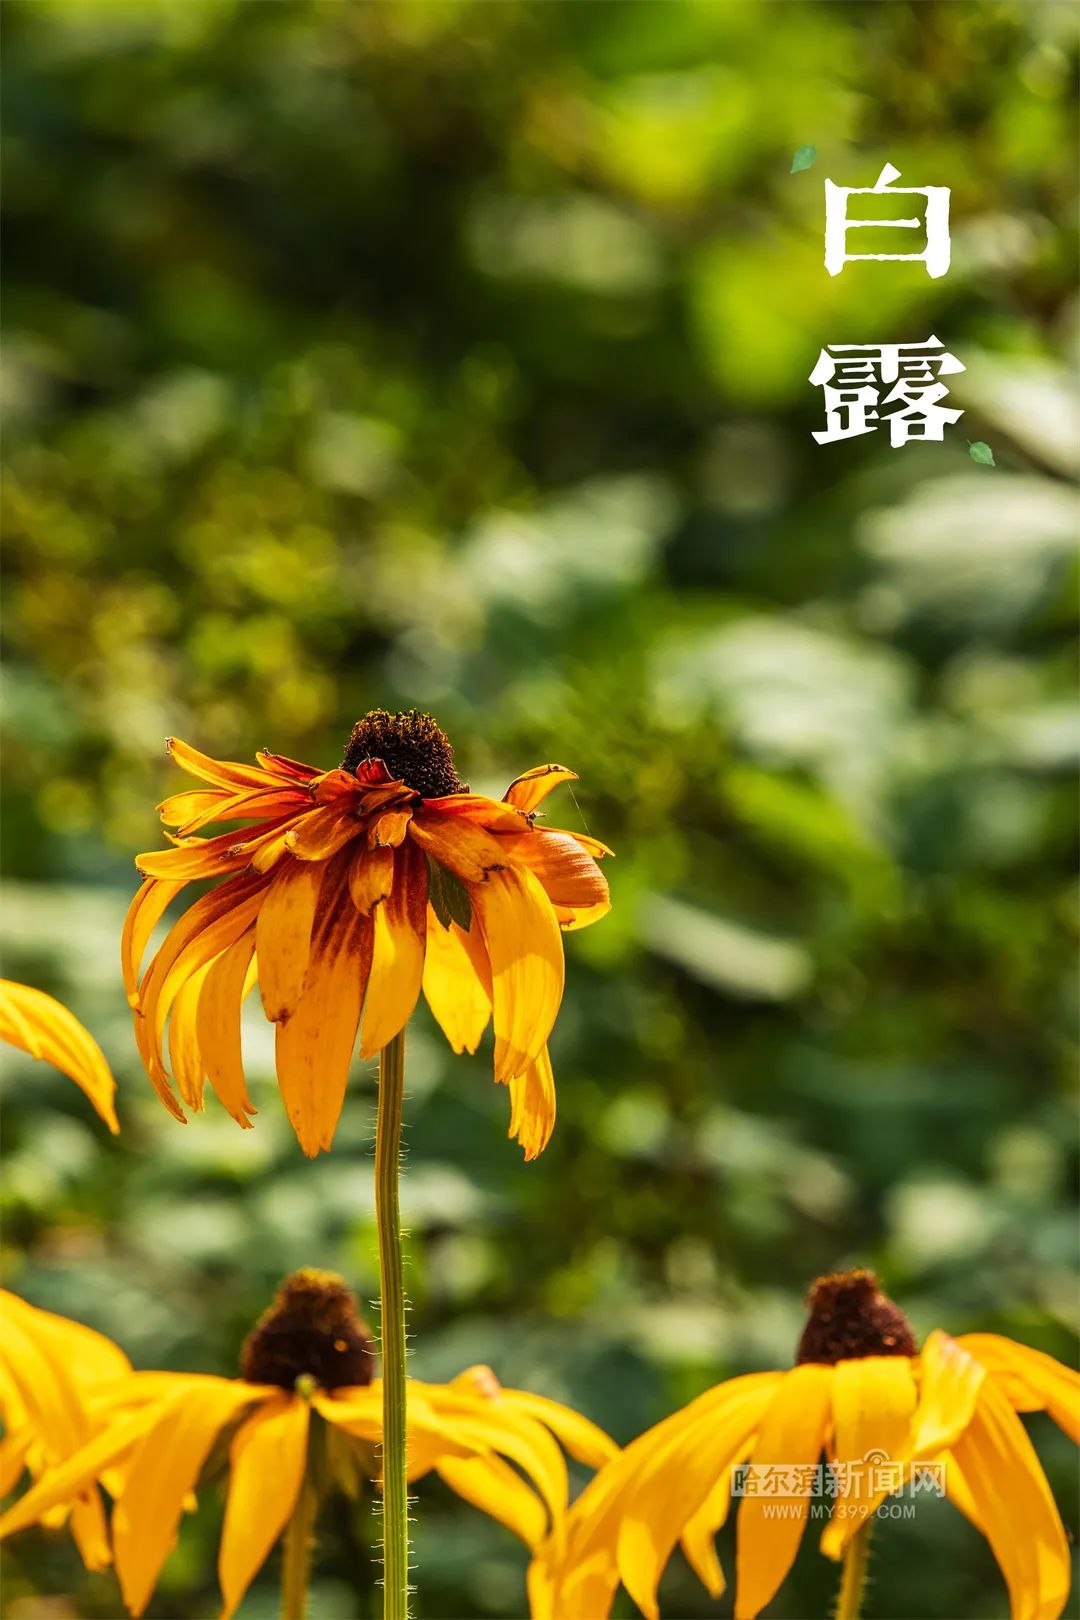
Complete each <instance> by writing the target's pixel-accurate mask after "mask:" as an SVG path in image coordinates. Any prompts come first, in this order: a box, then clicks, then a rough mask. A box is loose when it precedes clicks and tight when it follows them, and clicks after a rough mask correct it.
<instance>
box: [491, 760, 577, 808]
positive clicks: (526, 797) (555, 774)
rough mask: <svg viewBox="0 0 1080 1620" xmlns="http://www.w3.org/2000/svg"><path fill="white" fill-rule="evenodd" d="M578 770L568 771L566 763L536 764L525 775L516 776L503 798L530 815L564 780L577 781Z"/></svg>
mask: <svg viewBox="0 0 1080 1620" xmlns="http://www.w3.org/2000/svg"><path fill="white" fill-rule="evenodd" d="M577 779H578V775H577V772H576V771H568V770H567V768H566V766H565V765H534V766H533V768H532V770H531V771H526V772H525V774H524V775H523V776H515V778H514V780H513V781H512V782H511V784H510V786H509V787H508V788H507V790H506V792H505V793H504V794H503V799H504V800H505V802H506V803H507V804H512V805H513V806H514V809H515V810H524V812H525V814H526V815H530V814H531V813H532V812H533V811H534V810H535V809H536V807H537V805H538V804H541V803H542V802H543V801H544V799H546V798H547V796H548V794H549V793H550V792H551V790H552V788H557V787H558V786H559V784H560V783H562V782H576V781H577Z"/></svg>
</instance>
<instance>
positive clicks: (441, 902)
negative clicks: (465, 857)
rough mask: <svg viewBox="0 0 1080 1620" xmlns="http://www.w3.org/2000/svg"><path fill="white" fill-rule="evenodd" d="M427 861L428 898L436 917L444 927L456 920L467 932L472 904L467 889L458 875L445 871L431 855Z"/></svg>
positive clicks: (470, 920)
mask: <svg viewBox="0 0 1080 1620" xmlns="http://www.w3.org/2000/svg"><path fill="white" fill-rule="evenodd" d="M425 854H426V851H425ZM427 863H428V899H429V900H430V901H431V908H432V910H433V911H434V913H435V915H436V917H438V919H439V921H440V922H441V923H442V925H443V927H444V928H449V926H450V924H451V923H452V922H456V923H457V925H458V927H459V928H463V929H464V930H465V932H466V933H468V932H469V924H470V923H471V922H472V905H471V903H470V901H469V891H468V889H467V888H466V887H465V885H464V883H462V881H461V879H460V878H459V877H455V875H454V873H453V872H449V871H447V869H446V867H445V866H440V864H439V862H438V861H437V860H435V859H434V858H433V857H432V856H431V855H428V857H427Z"/></svg>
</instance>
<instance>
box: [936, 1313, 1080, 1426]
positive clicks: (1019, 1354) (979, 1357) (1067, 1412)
mask: <svg viewBox="0 0 1080 1620" xmlns="http://www.w3.org/2000/svg"><path fill="white" fill-rule="evenodd" d="M956 1342H957V1344H958V1345H960V1346H961V1348H962V1349H964V1350H966V1351H967V1352H968V1354H969V1355H972V1356H974V1357H975V1360H976V1361H977V1362H978V1363H979V1365H980V1366H982V1367H985V1368H986V1370H987V1372H988V1373H989V1374H990V1376H991V1377H992V1378H993V1379H994V1381H995V1382H996V1383H997V1384H998V1385H999V1386H1000V1388H1001V1389H1002V1390H1003V1391H1004V1393H1005V1397H1006V1399H1007V1400H1008V1401H1009V1404H1010V1405H1011V1406H1013V1407H1015V1409H1016V1410H1017V1411H1018V1412H1040V1411H1044V1410H1045V1411H1046V1412H1048V1413H1049V1415H1050V1417H1051V1418H1052V1419H1053V1421H1054V1422H1055V1423H1056V1424H1057V1426H1058V1428H1059V1429H1063V1430H1064V1431H1065V1433H1066V1434H1067V1435H1068V1436H1069V1438H1070V1439H1071V1440H1073V1441H1075V1442H1076V1444H1077V1445H1080V1373H1078V1372H1077V1371H1076V1370H1075V1368H1073V1367H1066V1366H1064V1365H1063V1364H1062V1363H1061V1362H1060V1361H1055V1360H1054V1358H1053V1356H1047V1355H1044V1354H1043V1352H1042V1351H1041V1350H1032V1349H1031V1348H1030V1347H1029V1346H1028V1345H1026V1344H1017V1343H1015V1341H1014V1340H1012V1339H1006V1338H1004V1337H1002V1335H1001V1334H998V1333H964V1334H962V1335H961V1336H960V1338H958V1339H957V1341H956Z"/></svg>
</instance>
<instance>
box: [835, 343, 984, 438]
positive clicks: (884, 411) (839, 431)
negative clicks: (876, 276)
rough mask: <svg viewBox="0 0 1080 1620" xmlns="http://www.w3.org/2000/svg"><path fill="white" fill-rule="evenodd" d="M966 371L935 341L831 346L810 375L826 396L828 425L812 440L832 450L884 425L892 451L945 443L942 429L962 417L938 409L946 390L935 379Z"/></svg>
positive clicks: (954, 412) (958, 412)
mask: <svg viewBox="0 0 1080 1620" xmlns="http://www.w3.org/2000/svg"><path fill="white" fill-rule="evenodd" d="M965 369H966V367H964V366H963V365H962V364H961V363H960V361H959V360H958V359H957V358H956V356H955V355H954V354H949V353H948V352H947V351H946V349H945V346H944V344H943V343H942V342H941V340H940V338H936V337H933V336H931V337H929V338H927V340H926V342H925V343H849V344H843V343H830V344H829V345H828V347H827V348H824V349H822V351H821V353H820V354H819V355H818V358H817V364H816V365H815V366H814V369H813V371H812V372H811V373H810V381H811V382H812V383H813V384H814V386H815V387H817V388H821V390H822V392H823V394H824V396H825V424H826V425H825V427H824V428H823V429H821V430H820V431H819V432H816V433H815V434H814V438H815V439H816V440H817V442H818V444H835V443H836V441H837V440H838V439H855V438H858V436H859V435H860V434H862V433H873V432H874V430H875V428H877V427H880V426H881V424H882V422H887V423H888V426H889V438H890V441H891V443H892V447H893V449H894V450H895V449H897V448H898V447H899V446H900V445H903V444H907V443H908V442H909V440H911V439H937V440H941V439H944V437H945V428H946V426H947V425H948V424H949V423H953V422H958V421H959V420H960V418H961V417H962V416H963V414H964V413H963V411H960V410H951V409H950V410H947V409H945V408H944V407H943V406H942V405H941V404H940V401H941V400H943V399H944V398H945V397H946V396H947V394H948V392H949V390H948V389H947V388H946V386H945V384H944V383H943V382H940V381H939V380H938V379H939V378H940V377H942V376H946V377H948V376H952V375H953V374H954V373H955V372H958V371H964V370H965ZM886 388H887V389H888V390H889V391H888V393H884V392H883V391H884V390H885V389H886ZM889 406H893V407H895V409H892V410H889V409H888V408H887V407H889ZM879 407H880V409H879Z"/></svg>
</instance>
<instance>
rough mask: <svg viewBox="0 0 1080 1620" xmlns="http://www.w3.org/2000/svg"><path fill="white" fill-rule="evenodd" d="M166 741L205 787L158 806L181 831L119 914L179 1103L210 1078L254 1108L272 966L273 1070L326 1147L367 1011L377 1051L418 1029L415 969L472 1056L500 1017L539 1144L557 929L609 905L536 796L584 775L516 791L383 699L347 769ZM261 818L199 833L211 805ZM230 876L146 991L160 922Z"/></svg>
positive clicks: (535, 782)
mask: <svg viewBox="0 0 1080 1620" xmlns="http://www.w3.org/2000/svg"><path fill="white" fill-rule="evenodd" d="M168 747H169V752H170V754H171V755H172V757H173V759H174V760H175V761H176V763H177V764H178V765H180V766H181V768H182V769H184V770H186V771H188V772H189V773H190V774H191V775H193V776H195V777H198V778H199V779H200V780H201V781H202V782H205V783H206V784H207V786H206V787H204V788H200V789H196V790H193V791H190V792H185V793H178V794H174V795H173V796H172V797H171V798H169V799H167V800H166V801H165V802H164V804H162V805H161V806H160V811H161V816H162V819H163V821H164V822H165V823H166V825H167V826H170V827H175V828H177V829H178V830H177V833H176V834H175V836H174V835H171V834H170V835H169V836H170V838H171V842H172V843H173V844H175V845H176V846H177V847H176V848H175V849H172V850H165V851H158V852H152V853H149V854H145V855H140V856H139V857H138V858H137V863H136V864H137V865H138V867H139V870H140V871H141V872H142V873H143V875H144V877H145V879H146V881H145V882H144V883H143V885H142V887H141V889H140V890H139V891H138V893H137V894H136V896H135V899H134V901H133V902H132V905H131V909H130V911H129V913H128V918H127V922H126V925H125V928H124V939H123V962H124V975H125V982H126V985H127V990H128V998H129V1000H130V1001H131V1003H132V1006H133V1007H134V1008H135V1030H136V1038H137V1040H138V1044H139V1050H140V1052H141V1054H142V1057H143V1061H144V1064H145V1066H146V1069H147V1072H148V1074H149V1076H150V1079H151V1081H152V1082H153V1084H154V1086H155V1088H156V1090H157V1092H158V1095H159V1096H160V1097H161V1099H162V1101H163V1102H164V1103H165V1105H166V1107H167V1108H168V1109H169V1110H170V1111H171V1112H172V1113H173V1114H174V1115H175V1116H176V1117H177V1118H178V1119H181V1120H182V1119H183V1118H184V1113H183V1110H182V1108H181V1106H180V1103H179V1102H178V1100H177V1098H176V1096H175V1094H174V1092H173V1089H172V1087H171V1085H170V1082H169V1076H168V1073H167V1071H166V1067H165V1059H164V1052H163V1042H164V1037H165V1026H166V1022H167V1021H168V1020H169V1018H170V1013H171V1022H170V1024H169V1038H168V1048H169V1055H170V1058H171V1063H172V1070H173V1075H174V1077H175V1081H176V1086H177V1089H178V1090H179V1093H180V1097H181V1099H182V1100H183V1102H185V1103H186V1104H187V1105H188V1106H189V1107H191V1108H194V1109H198V1108H201V1107H202V1101H203V1085H204V1078H205V1077H207V1076H208V1077H209V1080H210V1083H211V1085H212V1086H213V1088H214V1090H215V1091H216V1092H217V1095H218V1096H219V1098H220V1099H221V1101H222V1103H223V1104H224V1106H225V1107H226V1108H227V1109H228V1111H229V1113H230V1114H232V1116H233V1118H234V1119H235V1120H237V1122H238V1123H239V1124H241V1125H249V1124H250V1119H249V1115H250V1114H252V1113H253V1112H254V1109H253V1108H252V1106H251V1103H250V1101H249V1099H248V1094H247V1089H246V1086H245V1081H244V1071H243V1063H242V1059H241V1049H240V1005H241V1001H242V999H243V996H244V995H245V994H246V992H247V991H248V990H249V989H250V988H251V986H252V985H253V984H254V983H255V982H256V980H257V982H258V985H259V990H260V994H261V997H262V1004H263V1010H264V1012H265V1013H266V1016H267V1017H268V1018H269V1019H270V1020H271V1021H272V1022H273V1023H274V1024H275V1025H276V1026H277V1075H278V1084H279V1086H280V1088H281V1093H282V1096H283V1098H284V1100H285V1106H286V1108H287V1110H288V1114H289V1118H290V1120H291V1121H292V1125H293V1129H294V1130H295V1132H296V1135H297V1137H298V1138H299V1141H300V1145H301V1147H302V1148H303V1150H304V1152H305V1153H307V1154H311V1155H314V1154H316V1153H318V1152H319V1151H320V1149H322V1148H328V1147H329V1146H330V1144H331V1141H332V1139H333V1135H334V1129H335V1126H336V1124H337V1120H338V1116H339V1114H340V1112H341V1107H342V1102H343V1100H344V1094H345V1084H346V1077H347V1073H348V1068H349V1061H350V1058H351V1055H352V1050H353V1045H354V1042H355V1040H356V1034H357V1029H358V1028H359V1031H360V1054H361V1056H362V1057H371V1056H374V1055H375V1054H376V1053H377V1052H379V1051H381V1050H382V1049H383V1048H384V1047H385V1046H386V1045H387V1044H388V1043H389V1042H390V1041H391V1040H392V1039H393V1038H394V1037H395V1036H396V1035H398V1034H399V1033H400V1031H401V1030H402V1029H403V1028H404V1026H405V1024H406V1022H407V1021H408V1019H409V1017H410V1015H411V1014H412V1011H413V1009H414V1007H415V1005H416V1002H417V999H418V997H419V995H420V990H421V987H423V991H424V994H425V995H426V997H427V1000H428V1003H429V1005H430V1007H431V1010H432V1012H433V1013H434V1015H435V1017H436V1019H437V1020H438V1022H439V1024H440V1025H441V1027H442V1029H443V1031H444V1033H445V1035H446V1037H447V1039H448V1040H449V1042H450V1044H451V1046H452V1047H453V1048H454V1050H455V1051H456V1052H462V1051H469V1052H474V1051H475V1050H476V1047H477V1045H478V1044H479V1041H480V1037H481V1036H482V1034H483V1032H484V1030H485V1028H486V1027H487V1023H488V1020H489V1018H493V1022H494V1030H495V1079H496V1081H498V1082H500V1083H502V1084H506V1085H508V1086H509V1088H510V1100H511V1121H510V1134H511V1135H512V1136H514V1137H515V1138H516V1139H517V1140H518V1141H519V1142H520V1143H521V1145H522V1147H523V1148H524V1150H525V1156H526V1158H528V1159H531V1158H535V1156H536V1155H537V1154H538V1153H540V1152H541V1151H542V1150H543V1148H544V1146H545V1145H546V1143H547V1141H548V1139H549V1137H550V1135H551V1130H552V1126H553V1124H554V1119H555V1087H554V1081H553V1078H552V1072H551V1064H550V1061H549V1059H548V1054H547V1040H548V1036H549V1035H550V1033H551V1030H552V1027H553V1025H554V1023H555V1017H556V1014H557V1013H558V1010H559V1003H560V1001H561V999H562V990H563V975H564V966H563V950H562V941H561V938H560V930H561V929H569V928H580V927H583V926H584V925H586V924H587V923H590V922H593V921H594V920H595V919H596V918H598V917H600V916H602V915H603V914H604V912H605V911H607V910H608V909H609V901H608V890H607V883H606V881H605V879H604V877H603V875H602V874H601V872H600V869H599V866H598V865H597V861H598V859H599V858H600V857H601V856H603V855H605V854H609V853H610V851H608V850H607V849H606V848H605V846H604V845H603V844H600V843H598V842H597V841H596V840H595V839H592V838H588V837H586V836H585V835H584V834H582V833H570V832H564V831H560V830H558V829H554V828H540V827H538V826H536V825H535V824H534V822H535V816H536V812H537V810H538V807H539V805H540V804H541V802H542V800H543V799H544V798H545V797H546V795H547V794H548V793H549V792H550V791H551V789H552V788H554V787H557V786H558V784H559V783H560V782H566V781H569V780H572V779H574V773H573V772H572V771H568V770H566V769H565V768H564V767H563V766H561V765H541V766H539V767H537V768H536V769H535V770H532V771H529V772H527V773H526V775H524V776H522V777H519V778H518V779H517V780H516V781H515V782H513V783H511V785H510V787H509V788H508V789H507V791H506V794H505V796H504V798H503V799H502V800H495V799H489V798H485V797H483V796H482V795H480V794H476V793H470V792H469V791H468V789H467V788H465V787H464V786H463V785H462V783H461V782H459V781H458V778H457V775H456V773H455V770H454V764H453V750H452V749H451V747H450V744H449V743H448V742H447V739H446V738H445V736H444V735H443V733H442V732H441V731H440V730H439V728H438V726H437V725H436V724H435V722H434V721H433V720H432V719H431V718H430V717H429V716H427V715H421V714H417V713H416V712H415V711H410V712H409V713H407V714H396V715H391V714H388V713H386V712H385V711H384V710H375V711H373V712H372V713H371V714H369V715H367V716H366V718H365V719H363V720H361V721H360V722H358V724H357V725H356V726H355V727H354V728H353V733H352V737H351V739H350V742H349V746H348V749H347V750H346V754H345V758H344V761H343V763H342V765H341V767H340V768H338V769H336V770H331V771H322V772H321V771H318V770H316V769H315V768H314V767H313V766H310V765H302V764H299V763H297V762H296V761H295V760H290V759H285V758H283V757H282V756H281V755H278V754H269V753H265V752H264V753H260V754H258V755H257V756H256V757H257V759H258V766H257V767H256V766H248V765H238V764H231V763H228V762H224V761H220V760H214V759H209V758H207V757H206V756H205V755H204V754H200V753H197V752H196V750H195V749H193V748H190V747H188V745H187V744H186V743H182V742H179V741H178V740H176V739H175V738H173V739H170V741H169V744H168ZM222 821H225V822H228V821H234V822H235V821H243V822H250V823H252V824H253V825H252V826H250V827H248V828H245V829H241V830H233V831H231V832H224V833H220V834H218V835H217V836H214V837H210V838H206V839H201V838H198V837H197V836H194V835H196V834H197V833H199V832H200V831H201V830H202V829H203V828H205V827H207V826H208V825H210V824H211V823H212V822H222ZM204 878H223V879H224V880H225V881H224V882H222V883H220V884H219V885H218V887H216V888H215V889H213V890H211V892H210V893H208V894H205V895H203V896H202V898H201V899H198V900H196V901H195V902H194V904H193V905H192V906H191V907H190V908H189V909H188V910H187V911H186V912H185V913H184V915H183V916H182V917H181V918H180V920H179V921H178V922H177V923H176V924H175V925H174V927H173V928H172V930H171V931H170V932H169V934H168V935H167V936H166V938H165V940H164V942H163V943H162V945H161V947H160V949H159V950H158V952H157V954H156V956H155V957H154V958H153V960H152V961H151V963H150V965H149V967H148V968H147V970H146V972H145V974H144V975H143V977H142V981H141V983H140V984H138V988H136V985H137V981H138V976H139V971H140V966H141V962H142V957H143V954H144V952H145V950H146V947H147V945H148V943H149V940H150V936H151V933H152V932H153V929H154V927H155V925H156V924H157V922H158V920H159V919H160V917H161V916H162V914H163V913H164V911H165V909H166V907H167V906H168V905H169V903H170V902H171V901H172V899H173V898H174V896H175V895H177V894H178V893H179V891H180V890H181V889H182V888H183V887H184V885H185V884H187V883H190V882H192V881H194V880H196V879H204Z"/></svg>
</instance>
